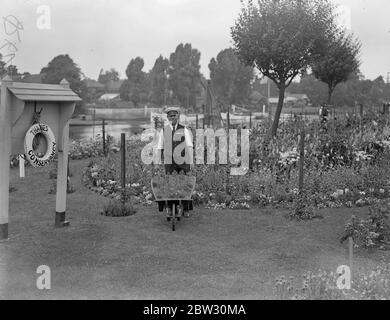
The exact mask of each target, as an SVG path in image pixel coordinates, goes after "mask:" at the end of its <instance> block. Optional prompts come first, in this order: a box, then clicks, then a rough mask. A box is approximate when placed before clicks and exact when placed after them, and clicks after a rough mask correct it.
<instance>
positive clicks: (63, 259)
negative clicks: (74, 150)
mask: <svg viewBox="0 0 390 320" xmlns="http://www.w3.org/2000/svg"><path fill="white" fill-rule="evenodd" d="M87 163H88V161H87V160H81V161H72V162H71V171H72V173H73V177H72V184H73V185H74V186H75V188H76V190H77V191H76V193H74V194H71V195H68V208H67V219H68V220H69V221H70V226H69V227H67V228H63V229H55V228H54V227H53V225H54V211H55V195H50V194H48V191H49V190H50V186H51V181H50V180H49V179H48V171H49V169H50V168H44V169H32V168H27V169H26V178H25V179H24V180H21V179H19V177H18V170H17V169H12V170H11V184H12V186H14V187H16V188H17V191H16V192H13V193H11V196H10V225H9V233H10V239H9V240H7V241H3V242H0V299H32V298H34V299H103V298H104V299H271V298H275V296H274V291H273V288H274V282H275V279H276V278H277V277H279V276H281V275H286V276H290V275H295V276H296V275H301V274H302V273H303V272H305V271H308V270H313V271H316V270H318V269H319V268H322V269H327V270H333V271H336V268H337V267H338V266H339V265H342V264H346V263H347V261H348V259H347V255H346V245H341V244H340V243H339V238H340V236H341V234H342V232H343V227H344V224H345V222H346V221H347V220H348V219H349V217H350V216H351V215H352V214H357V215H362V214H365V213H366V212H367V208H359V209H357V208H355V209H346V208H342V209H329V210H323V211H322V213H323V215H324V217H325V219H321V220H313V221H310V222H295V221H289V220H287V219H286V218H285V214H286V212H285V211H280V210H275V209H253V210H248V211H233V210H224V211H212V210H206V209H203V208H195V211H194V214H193V216H192V217H191V218H189V219H185V220H184V221H182V222H180V223H179V225H178V226H177V231H176V232H172V231H171V230H170V228H169V224H168V223H167V222H166V221H165V218H164V216H163V215H162V214H160V213H158V211H157V209H156V206H153V207H140V208H139V210H138V213H137V214H136V215H134V216H131V217H125V218H110V217H103V216H101V215H100V214H99V212H100V210H101V209H102V206H103V205H104V203H105V202H106V201H107V199H105V198H103V197H101V196H98V195H97V194H95V193H93V192H91V191H90V190H88V189H87V188H85V187H83V186H82V185H81V184H80V177H81V171H82V169H83V168H84V167H85V166H86V164H87ZM382 256H384V257H385V258H388V259H390V255H389V253H383V252H380V251H372V252H370V251H367V250H358V251H357V252H356V261H355V265H356V266H357V268H358V269H360V270H366V269H370V268H373V266H374V265H375V264H376V263H377V262H378V261H379V260H380V259H381V258H382ZM39 265H47V266H49V267H50V269H51V289H50V290H46V291H40V290H38V289H37V288H36V279H37V277H38V276H39V275H38V274H37V273H36V269H37V267H38V266H39Z"/></svg>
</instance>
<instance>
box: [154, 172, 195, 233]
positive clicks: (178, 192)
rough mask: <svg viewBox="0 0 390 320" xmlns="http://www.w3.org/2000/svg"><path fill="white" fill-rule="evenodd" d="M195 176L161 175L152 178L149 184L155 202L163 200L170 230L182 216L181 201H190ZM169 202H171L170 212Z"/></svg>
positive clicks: (174, 228)
mask: <svg viewBox="0 0 390 320" xmlns="http://www.w3.org/2000/svg"><path fill="white" fill-rule="evenodd" d="M195 184H196V177H194V176H187V175H162V176H156V177H153V178H152V181H151V185H152V191H153V195H154V199H155V201H156V202H159V203H161V202H163V203H164V209H165V211H166V213H167V220H168V222H170V223H171V226H172V231H175V230H176V224H177V222H179V221H180V219H181V218H182V217H183V213H184V208H183V201H191V200H192V194H193V193H194V190H195ZM169 202H173V205H172V212H170V206H169Z"/></svg>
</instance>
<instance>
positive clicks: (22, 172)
mask: <svg viewBox="0 0 390 320" xmlns="http://www.w3.org/2000/svg"><path fill="white" fill-rule="evenodd" d="M25 176H26V172H25V162H24V155H21V154H20V155H19V177H20V178H24V177H25Z"/></svg>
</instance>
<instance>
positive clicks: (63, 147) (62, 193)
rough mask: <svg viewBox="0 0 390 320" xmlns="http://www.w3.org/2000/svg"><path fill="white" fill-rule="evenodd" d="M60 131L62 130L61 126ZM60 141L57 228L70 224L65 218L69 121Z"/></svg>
mask: <svg viewBox="0 0 390 320" xmlns="http://www.w3.org/2000/svg"><path fill="white" fill-rule="evenodd" d="M59 131H60V132H61V126H60V129H59ZM59 136H60V135H59ZM58 142H59V145H58V165H57V194H56V216H55V223H54V225H55V227H56V228H60V227H65V226H68V225H69V222H68V221H66V220H65V212H66V194H67V185H68V149H69V123H67V124H66V125H65V128H64V130H63V137H62V143H60V141H58Z"/></svg>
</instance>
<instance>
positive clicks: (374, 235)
mask: <svg viewBox="0 0 390 320" xmlns="http://www.w3.org/2000/svg"><path fill="white" fill-rule="evenodd" d="M389 213H390V205H389V204H383V203H382V204H375V205H373V206H372V207H370V208H369V213H368V217H367V219H358V218H356V216H352V217H351V219H350V220H349V222H348V223H347V224H346V225H345V232H344V235H343V237H342V238H341V242H344V241H345V240H346V239H348V238H349V237H352V238H353V240H354V243H355V246H356V247H363V248H373V247H378V248H381V249H390V225H389V222H388V219H389Z"/></svg>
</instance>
